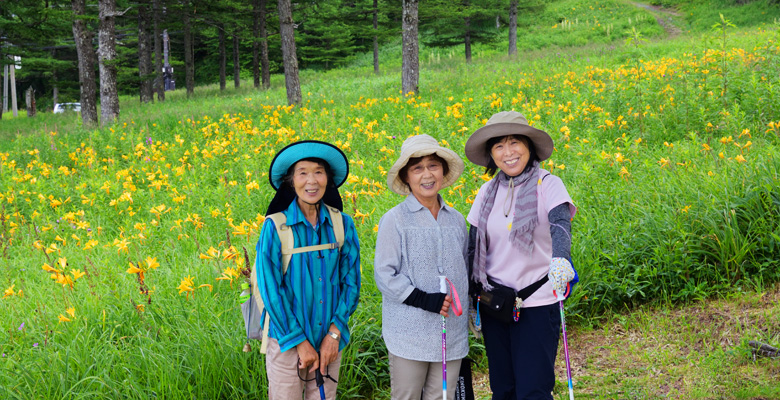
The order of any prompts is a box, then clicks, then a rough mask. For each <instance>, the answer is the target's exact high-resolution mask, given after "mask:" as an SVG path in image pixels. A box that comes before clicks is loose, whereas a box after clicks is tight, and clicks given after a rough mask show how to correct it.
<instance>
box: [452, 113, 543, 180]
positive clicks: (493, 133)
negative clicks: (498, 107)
mask: <svg viewBox="0 0 780 400" xmlns="http://www.w3.org/2000/svg"><path fill="white" fill-rule="evenodd" d="M509 135H522V136H525V137H527V138H528V139H530V140H531V143H533V146H534V149H535V150H536V155H537V156H538V157H539V161H544V160H546V159H548V158H550V156H551V155H552V152H553V140H552V138H551V137H550V135H548V134H547V132H545V131H543V130H540V129H536V128H534V127H532V126H531V125H528V120H527V119H525V117H524V116H523V114H520V113H519V112H517V111H501V112H499V113H496V114H493V116H492V117H490V119H489V120H488V121H487V123H486V124H485V126H483V127H482V128H479V129H477V130H476V131H474V133H472V134H471V137H469V139H468V140H467V141H466V151H465V152H466V157H467V158H468V159H469V160H470V161H471V162H473V163H474V164H477V165H481V166H483V167H487V165H488V162H489V161H490V149H487V148H486V147H485V146H486V144H487V142H488V140H490V139H492V138H495V137H502V136H509Z"/></svg>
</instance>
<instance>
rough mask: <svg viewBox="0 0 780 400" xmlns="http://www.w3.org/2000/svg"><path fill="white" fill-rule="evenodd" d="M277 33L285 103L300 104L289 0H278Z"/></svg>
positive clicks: (296, 59) (299, 87)
mask: <svg viewBox="0 0 780 400" xmlns="http://www.w3.org/2000/svg"><path fill="white" fill-rule="evenodd" d="M279 34H280V35H281V39H282V56H283V58H284V83H285V86H286V87H287V104H290V105H292V104H300V103H301V101H302V100H303V96H302V95H301V83H300V81H299V80H298V56H297V52H296V50H295V31H294V27H293V19H292V9H291V7H290V0H279Z"/></svg>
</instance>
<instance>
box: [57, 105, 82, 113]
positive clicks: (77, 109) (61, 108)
mask: <svg viewBox="0 0 780 400" xmlns="http://www.w3.org/2000/svg"><path fill="white" fill-rule="evenodd" d="M66 111H73V112H80V111H81V103H57V104H55V105H54V113H55V114H60V113H64V112H66Z"/></svg>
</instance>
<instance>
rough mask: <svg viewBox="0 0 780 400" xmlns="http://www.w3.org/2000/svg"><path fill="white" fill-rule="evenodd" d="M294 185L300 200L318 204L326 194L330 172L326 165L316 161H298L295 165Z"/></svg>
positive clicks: (293, 173)
mask: <svg viewBox="0 0 780 400" xmlns="http://www.w3.org/2000/svg"><path fill="white" fill-rule="evenodd" d="M292 169H293V171H292V185H293V188H294V189H295V194H296V195H297V196H298V200H300V201H303V202H304V203H307V204H316V203H318V202H319V201H320V200H321V199H322V196H324V195H325V188H327V186H328V174H327V171H326V170H325V166H324V165H322V164H320V163H318V162H314V161H306V160H302V161H298V162H297V163H295V165H294V166H293V168H292Z"/></svg>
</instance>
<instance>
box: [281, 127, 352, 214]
mask: <svg viewBox="0 0 780 400" xmlns="http://www.w3.org/2000/svg"><path fill="white" fill-rule="evenodd" d="M307 158H317V159H320V160H322V161H324V162H326V163H327V164H328V167H330V170H331V172H332V173H333V177H332V178H333V182H328V186H327V188H325V194H324V196H323V197H322V200H323V201H324V202H325V204H327V205H329V206H332V207H336V208H338V209H339V210H342V209H343V204H342V201H341V195H340V194H339V192H338V187H339V186H341V185H342V184H343V183H344V181H346V180H347V175H349V161H348V160H347V156H346V155H345V154H344V152H343V151H341V149H339V148H338V147H336V146H334V145H332V144H330V143H326V142H321V141H319V140H301V141H300V142H295V143H292V144H289V145H287V146H286V147H284V148H283V149H281V150H279V152H278V153H276V156H274V159H273V160H272V161H271V166H270V167H269V169H268V180H269V181H270V182H271V187H273V188H274V190H276V195H275V196H274V198H273V199H272V200H271V203H270V204H269V206H268V210H267V211H266V215H269V214H273V213H275V212H279V211H282V210H285V209H286V208H287V207H288V206H289V205H290V203H291V202H292V201H293V200H294V199H295V190H294V189H293V188H291V187H289V185H285V184H284V182H283V178H284V176H285V175H287V171H289V170H290V167H292V166H293V165H295V163H297V162H298V161H301V160H303V159H307Z"/></svg>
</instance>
